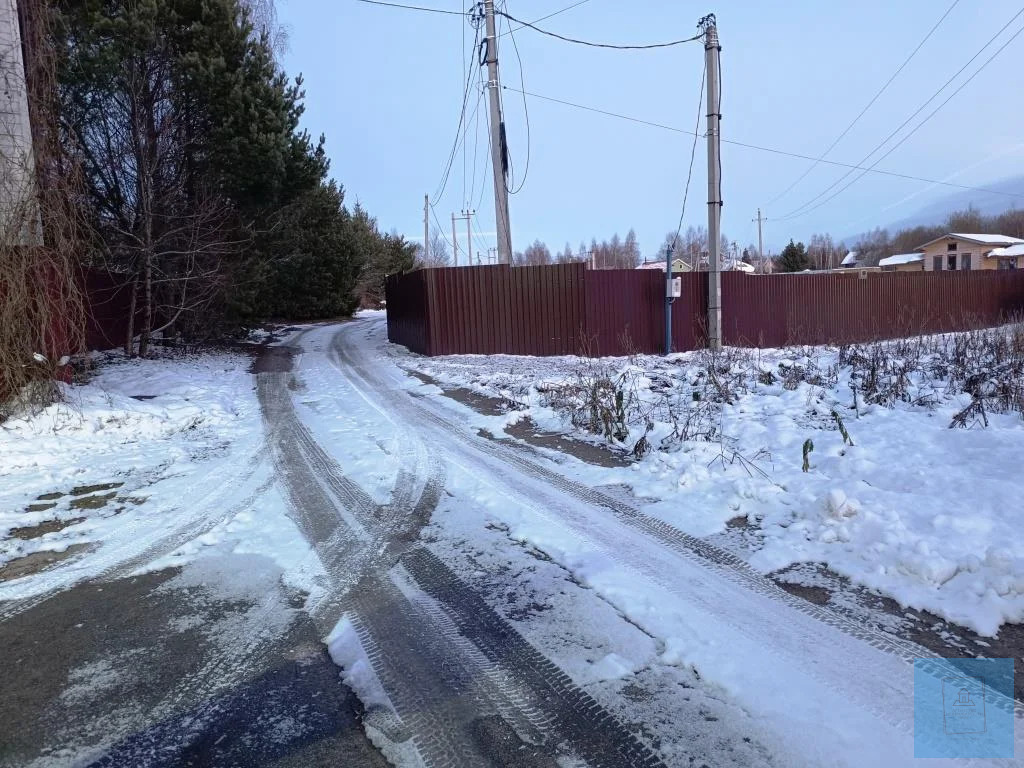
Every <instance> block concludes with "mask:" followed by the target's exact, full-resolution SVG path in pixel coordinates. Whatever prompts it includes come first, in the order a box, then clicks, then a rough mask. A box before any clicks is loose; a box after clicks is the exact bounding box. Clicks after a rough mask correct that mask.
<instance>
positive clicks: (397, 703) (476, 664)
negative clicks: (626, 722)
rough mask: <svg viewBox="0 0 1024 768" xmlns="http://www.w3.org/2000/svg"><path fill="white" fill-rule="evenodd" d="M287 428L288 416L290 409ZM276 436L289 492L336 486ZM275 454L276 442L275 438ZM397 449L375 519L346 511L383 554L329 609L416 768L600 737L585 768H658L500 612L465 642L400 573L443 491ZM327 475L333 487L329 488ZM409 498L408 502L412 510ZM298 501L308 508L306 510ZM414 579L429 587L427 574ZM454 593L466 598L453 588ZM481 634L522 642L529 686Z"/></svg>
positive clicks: (549, 757) (484, 760) (271, 401)
mask: <svg viewBox="0 0 1024 768" xmlns="http://www.w3.org/2000/svg"><path fill="white" fill-rule="evenodd" d="M268 387H275V388H276V389H277V392H278V393H280V394H281V396H282V397H287V388H286V387H285V386H283V382H282V380H281V379H278V380H276V381H275V380H272V379H268V381H267V383H266V384H263V383H262V382H261V392H263V393H264V394H263V397H264V400H265V401H266V402H267V403H268V406H269V410H272V411H273V412H274V413H275V414H276V416H275V417H274V418H278V417H281V415H282V414H285V415H286V414H287V413H288V410H289V403H285V402H284V401H283V400H282V399H279V398H276V397H270V395H271V392H270V390H269V389H268ZM289 400H290V398H289ZM285 418H286V419H292V418H295V416H294V410H292V412H291V415H290V416H287V415H286V416H285ZM276 428H277V429H278V430H279V431H280V433H281V434H282V435H284V440H286V441H287V440H291V439H294V440H295V441H296V442H297V446H296V447H297V449H298V451H297V452H298V453H299V454H300V455H301V458H302V460H303V462H305V463H306V469H305V470H303V469H302V468H301V467H296V466H294V464H288V465H287V466H286V467H283V468H282V469H284V470H286V471H283V472H282V473H281V474H282V476H283V477H284V478H285V479H286V482H289V483H294V482H299V483H300V484H301V485H303V486H309V485H310V484H311V483H310V482H309V480H310V479H312V480H313V481H314V482H313V483H312V484H315V481H316V480H317V479H318V478H319V476H320V475H323V477H322V478H321V479H322V480H323V481H324V484H325V485H326V486H328V487H331V488H337V487H338V482H337V481H339V480H340V478H339V477H338V475H340V468H339V467H338V465H337V462H335V461H334V460H333V459H331V458H330V457H329V456H326V454H325V452H324V451H323V450H322V448H320V447H319V446H317V445H315V440H314V439H313V438H312V435H311V434H309V432H308V431H307V430H304V429H295V430H292V429H291V427H288V428H287V430H286V429H285V428H284V427H281V426H280V425H278V426H277V427H276ZM311 443H312V444H311ZM275 444H276V445H279V444H280V443H279V442H278V441H277V440H275ZM400 445H401V446H402V447H401V457H402V467H401V470H400V472H399V479H398V480H397V481H396V489H395V493H394V495H393V498H392V500H391V503H390V504H387V505H383V506H376V505H374V507H373V509H371V508H370V505H368V504H365V503H363V504H361V505H358V508H357V509H354V510H352V511H353V514H354V515H355V516H356V517H358V518H360V522H361V523H362V524H363V525H364V527H365V529H366V531H367V533H368V534H369V535H370V536H371V537H374V538H378V537H379V539H380V540H382V541H384V542H385V544H384V546H382V547H380V548H379V556H378V557H376V558H371V560H370V561H369V562H367V563H362V564H360V566H359V567H361V568H362V570H361V574H362V577H361V578H360V579H359V580H358V582H356V583H355V584H354V585H353V586H352V587H351V588H350V589H348V590H347V592H345V593H344V594H341V595H338V596H337V597H336V601H335V604H336V605H337V606H339V607H341V608H342V609H343V610H344V611H345V614H346V615H349V616H350V617H351V619H352V624H353V627H354V628H355V629H356V632H357V635H358V636H359V638H360V641H361V643H362V645H363V649H364V652H365V653H366V655H367V657H368V658H369V659H370V663H371V666H372V667H373V668H374V671H375V673H376V675H377V676H378V679H379V680H380V681H381V683H382V684H383V685H384V687H385V690H386V691H387V692H388V695H389V697H390V699H391V701H392V704H393V705H394V709H395V715H396V716H397V718H398V719H399V720H400V723H399V724H398V726H397V727H398V729H399V730H404V731H405V732H407V733H409V734H410V736H411V738H412V740H413V743H414V744H415V746H416V748H417V750H418V752H419V754H420V755H421V757H422V758H423V760H424V763H425V764H426V765H427V766H480V765H488V764H495V760H496V759H497V760H498V763H497V764H502V765H517V764H521V763H520V761H521V760H522V759H523V757H524V753H522V752H516V753H514V754H511V755H504V756H502V755H500V754H499V755H497V756H496V752H495V750H496V748H501V747H503V748H504V749H506V750H507V749H508V744H509V743H510V742H509V739H511V743H512V744H516V743H519V744H520V745H521V746H520V747H519V749H528V750H532V751H531V752H530V754H531V755H532V758H531V760H532V761H533V762H531V763H530V764H537V765H549V766H551V767H552V768H554V766H555V764H556V763H555V759H556V756H559V755H561V756H565V752H566V749H567V748H568V749H569V750H576V749H577V745H576V742H577V741H579V740H580V739H582V738H584V736H585V735H586V734H588V733H590V734H592V733H594V732H596V731H598V730H600V731H601V732H602V733H603V734H604V738H605V739H606V743H605V744H604V746H608V744H614V745H615V747H616V748H615V750H614V751H612V752H608V753H607V754H604V755H601V754H600V750H598V749H593V748H590V747H589V746H588V748H587V749H586V750H585V751H586V752H587V753H588V756H589V759H590V762H591V764H593V765H595V766H644V767H646V766H653V765H661V763H660V761H659V760H658V758H657V757H656V756H654V754H653V753H651V752H650V751H649V750H648V749H647V748H646V747H644V746H643V745H642V744H641V743H640V742H639V741H637V739H636V738H635V737H634V735H633V734H632V733H630V732H629V731H628V730H627V729H625V728H624V727H623V726H622V725H621V724H619V723H618V721H617V720H615V719H614V718H613V717H611V715H609V714H608V713H607V712H605V711H604V710H603V708H602V707H600V705H598V704H597V703H596V702H595V701H594V700H593V699H592V698H590V697H589V696H588V695H587V694H585V693H584V692H583V691H582V690H580V689H578V688H577V687H576V686H575V685H574V684H573V683H572V682H571V680H570V679H569V678H568V677H567V676H565V675H564V673H560V672H559V673H558V674H560V675H561V677H552V680H558V684H559V686H560V687H559V689H558V692H557V695H556V692H555V688H554V687H552V685H551V683H550V681H545V680H544V675H548V676H551V675H552V674H553V673H555V672H556V671H557V667H555V666H554V665H553V664H551V662H546V666H544V665H542V664H541V660H544V657H543V656H542V655H541V654H540V653H539V652H538V651H537V650H536V649H533V648H532V647H531V646H529V645H528V644H527V643H526V641H525V640H523V639H522V637H521V636H519V635H518V634H517V633H516V632H515V630H514V629H513V628H512V626H511V625H509V624H507V623H506V622H504V620H503V619H501V618H500V617H498V616H497V614H494V613H493V612H491V613H490V616H489V621H487V622H486V623H482V624H480V625H479V626H477V627H476V632H475V637H473V636H469V635H468V634H467V633H466V632H465V631H464V629H463V625H464V624H465V621H466V617H465V616H463V617H462V624H460V623H459V621H457V620H456V617H455V616H454V615H452V614H451V613H450V612H449V611H448V610H446V606H445V605H443V604H442V603H441V602H440V601H438V600H436V599H435V598H433V597H431V596H430V595H428V593H427V591H426V590H425V589H424V584H422V583H421V582H420V580H419V579H413V578H412V577H411V576H409V575H405V574H406V570H405V568H404V565H403V563H404V558H405V557H406V556H407V555H408V553H409V552H410V551H415V544H416V541H417V539H418V535H419V531H420V529H421V528H422V527H423V526H424V525H425V524H426V523H428V522H429V519H430V515H431V513H432V512H433V510H434V508H436V506H437V504H438V502H439V500H440V498H441V494H442V493H443V491H444V483H445V479H444V478H445V475H444V469H443V464H442V463H441V462H440V461H439V460H438V458H437V456H436V451H434V452H428V450H427V447H426V445H425V444H424V443H423V441H422V440H420V439H419V438H418V437H417V436H415V435H408V434H406V435H403V439H402V441H401V443H400ZM424 470H427V471H426V472H425V474H426V478H425V480H423V481H422V483H421V481H420V480H419V479H418V478H419V477H421V476H422V473H424ZM305 475H309V476H314V475H315V476H316V477H305ZM331 475H334V476H335V477H334V478H333V479H332V478H331V477H330V476H331ZM303 478H304V479H303ZM421 485H422V487H420V486H421ZM417 490H418V491H419V493H418V497H417V494H416V491H417ZM338 497H339V501H340V500H341V497H342V494H341V493H338ZM346 498H347V500H348V501H349V503H351V502H352V501H353V500H357V499H358V498H359V497H358V496H357V495H353V494H348V495H347V497H346ZM413 498H415V499H416V500H415V502H414V503H411V502H412V500H413ZM299 501H300V503H304V504H307V506H308V502H302V500H301V499H299ZM319 506H321V507H322V504H321V505H319ZM315 529H316V528H315V526H314V527H311V530H315ZM370 549H371V550H372V549H375V548H374V547H371V548H370ZM318 553H319V551H318ZM339 560H340V562H339ZM339 560H335V561H333V562H334V564H333V565H332V563H331V562H330V561H328V560H327V559H326V557H324V556H323V555H321V562H323V563H324V566H325V569H327V570H328V571H329V572H330V571H334V572H335V573H334V574H332V581H335V582H340V581H342V580H343V579H345V578H346V577H345V576H344V575H343V574H342V573H338V572H337V571H338V568H339V567H343V568H345V569H347V570H348V571H349V574H351V569H352V567H353V563H352V561H351V559H348V558H340V559H339ZM413 562H414V563H418V562H419V560H415V559H414V561H413ZM419 575H420V578H424V577H425V576H424V573H423V572H421V573H420V574H419ZM403 576H404V577H403ZM348 578H351V575H349V577H348ZM453 580H456V581H457V577H455V575H454V574H453V573H451V572H448V573H447V578H446V580H445V585H446V587H447V588H448V590H449V591H450V590H451V584H452V583H453ZM403 584H405V585H406V586H405V587H403V586H402V585H403ZM435 591H436V590H435ZM459 594H461V595H467V594H472V592H471V590H470V589H469V588H468V587H467V586H466V585H464V584H461V583H460V590H459ZM475 605H477V606H479V605H483V601H482V600H481V599H480V598H479V597H477V598H476V603H475ZM489 634H493V635H494V637H492V638H491V640H490V642H489V644H488V647H490V648H496V647H499V646H500V645H501V644H502V643H504V644H505V645H507V644H508V643H509V642H510V641H509V638H513V637H514V638H518V643H517V644H516V645H515V647H516V649H517V652H518V653H519V654H520V656H521V657H522V658H524V659H527V660H529V661H530V662H531V663H532V664H533V667H532V668H531V670H530V672H529V674H528V675H527V676H526V677H525V679H524V678H523V677H522V676H521V675H520V674H519V671H518V670H517V669H516V668H515V665H514V664H513V663H511V657H505V658H504V659H503V660H502V663H499V660H498V659H496V658H494V656H493V654H490V655H489V654H488V653H487V650H486V648H482V647H480V645H479V643H478V642H477V641H478V640H480V639H482V638H486V637H487V636H488V635H489ZM545 661H546V660H545ZM566 707H569V709H566ZM495 733H497V734H499V736H498V737H496V736H495ZM502 734H503V735H502ZM590 738H591V740H593V737H590ZM499 742H500V744H499ZM566 745H568V747H567V746H566ZM581 752H582V750H581Z"/></svg>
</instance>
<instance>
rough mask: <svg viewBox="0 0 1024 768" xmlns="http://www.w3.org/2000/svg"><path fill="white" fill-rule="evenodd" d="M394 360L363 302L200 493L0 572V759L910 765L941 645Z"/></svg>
mask: <svg viewBox="0 0 1024 768" xmlns="http://www.w3.org/2000/svg"><path fill="white" fill-rule="evenodd" d="M386 345H387V342H386V329H385V323H384V318H383V315H380V314H375V313H370V314H365V315H362V316H360V317H359V318H357V319H356V320H355V321H354V322H350V323H343V324H340V325H330V326H317V327H312V328H306V329H302V330H301V331H299V332H297V333H295V334H294V335H293V336H292V337H291V338H289V339H287V340H285V341H284V342H282V344H281V346H278V347H271V348H267V349H266V350H265V351H264V353H263V355H262V356H261V358H260V360H259V361H258V362H257V365H256V368H255V373H254V374H253V378H254V379H255V380H252V379H248V380H247V381H246V382H245V384H244V385H243V386H238V387H237V388H236V391H235V393H234V397H235V398H237V408H236V410H237V411H238V414H239V416H238V418H237V419H235V420H232V421H231V430H232V431H231V438H230V440H231V446H234V447H231V446H229V445H225V446H224V448H223V455H221V454H215V455H209V456H207V455H206V454H204V463H201V464H198V465H197V467H198V469H196V470H195V471H194V474H193V475H192V476H194V477H195V478H196V479H197V484H196V489H197V491H199V492H201V494H202V495H201V496H200V497H199V498H198V500H197V503H195V504H183V505H180V508H179V507H178V506H176V505H175V504H173V503H171V501H172V500H171V498H170V497H171V496H173V495H174V494H178V495H179V499H178V501H179V502H180V500H181V498H187V497H188V493H189V490H188V487H187V482H186V483H183V482H182V480H181V479H179V480H175V481H168V482H169V485H168V487H167V490H166V491H165V492H163V495H161V490H160V487H161V486H160V483H156V484H155V485H154V486H153V489H152V490H151V494H152V499H151V500H150V504H155V505H159V504H166V507H165V508H164V507H161V509H162V510H163V511H164V514H165V518H166V519H165V522H164V525H165V526H166V530H165V531H163V532H161V530H160V527H159V525H158V523H159V519H157V518H154V516H153V515H152V514H147V513H145V512H143V511H135V510H131V509H128V510H126V511H125V512H124V513H123V515H124V516H125V518H124V519H125V520H126V521H127V522H126V523H125V528H126V530H127V533H124V534H121V533H119V530H118V528H117V526H116V525H114V524H105V525H109V530H108V529H106V528H105V529H104V530H103V531H102V533H103V537H102V541H97V542H94V546H95V549H94V550H91V551H83V552H81V553H76V554H74V555H73V556H71V557H70V558H68V559H67V560H65V561H62V562H60V563H58V564H56V565H54V566H53V567H51V568H49V569H47V570H45V571H43V572H42V573H38V574H35V575H29V576H24V577H22V578H17V579H14V580H10V581H7V582H0V600H2V602H0V643H4V644H5V646H10V647H13V648H14V651H15V652H14V654H13V656H14V657H15V658H14V661H15V662H16V664H17V666H16V672H15V674H13V675H5V681H4V683H3V686H4V689H3V690H0V694H2V695H0V699H3V700H6V701H7V704H6V705H2V704H0V765H22V764H26V763H34V764H38V765H65V764H69V763H74V764H89V763H90V762H92V761H97V762H98V764H109V765H122V764H124V765H128V764H130V765H180V764H183V763H186V762H187V763H189V764H202V765H243V764H244V765H248V764H267V763H273V764H275V765H360V766H361V765H379V764H382V762H381V761H382V760H383V759H386V760H388V761H390V762H391V763H393V764H396V765H400V766H429V767H432V766H486V765H502V766H552V767H554V766H566V767H568V766H583V765H589V766H658V765H666V766H690V765H701V764H707V765H713V766H723V765H735V766H748V765H761V766H823V765H828V766H864V765H871V766H906V765H911V764H913V763H914V759H913V668H912V659H913V658H914V657H929V656H930V655H931V654H929V652H927V651H926V650H924V649H923V648H920V647H918V646H915V645H913V644H912V643H909V642H904V641H900V640H896V639H893V638H892V637H891V636H887V635H882V634H880V633H875V632H873V631H871V630H870V629H867V628H865V627H864V626H861V625H858V624H855V623H853V622H851V621H849V620H847V619H844V618H842V617H841V616H838V615H836V614H834V613H832V612H830V611H828V610H827V609H825V608H822V607H819V606H815V605H812V604H810V603H807V602H805V601H802V600H800V599H799V598H796V597H794V596H792V595H790V594H788V593H786V592H784V591H783V590H781V589H780V588H778V587H777V586H776V585H775V584H774V583H773V582H771V581H770V580H768V579H766V578H765V577H764V576H762V575H761V574H759V573H758V572H756V571H755V570H753V569H752V568H750V567H749V566H747V565H746V564H745V563H744V562H743V561H742V560H741V559H740V558H738V557H737V556H735V555H733V554H730V553H727V552H725V551H723V550H721V549H719V548H717V547H715V546H713V545H712V544H710V543H709V542H707V541H706V540H703V539H700V538H697V537H695V536H692V535H689V534H685V533H683V532H681V531H679V530H677V529H676V528H674V527H672V526H671V525H669V524H667V523H666V522H664V521H663V520H661V519H657V518H653V517H650V516H648V515H646V514H644V513H643V512H642V511H641V510H640V509H639V508H638V506H639V505H637V504H636V503H635V502H634V500H632V499H631V498H630V496H629V494H628V493H623V492H622V491H621V489H616V488H611V487H602V486H595V485H593V484H588V483H585V482H582V481H581V480H580V478H579V475H582V474H583V473H582V472H578V471H574V470H580V469H581V468H582V465H577V464H576V462H577V460H576V459H573V458H571V457H563V459H562V460H560V461H559V462H558V463H556V462H555V461H553V460H551V458H550V457H546V456H545V455H542V454H540V453H537V452H534V451H530V450H528V449H526V448H525V447H523V446H520V445H516V444H514V443H510V442H506V441H498V440H495V439H493V437H491V436H490V435H489V434H488V433H485V432H481V430H480V429H479V427H478V426H476V424H477V422H478V421H479V419H477V418H476V416H477V415H476V414H474V413H473V412H472V411H470V410H469V409H467V408H466V407H465V406H463V405H460V404H458V403H456V402H455V401H453V400H451V399H449V398H447V397H445V396H444V395H443V393H441V392H440V391H439V390H438V389H437V388H436V387H434V386H431V385H429V384H424V383H423V382H422V381H421V380H420V379H417V378H415V377H412V376H410V375H409V374H408V373H407V372H406V371H405V370H403V369H402V368H401V367H399V366H398V365H397V364H396V362H395V361H396V360H398V359H400V358H401V355H400V354H398V353H396V352H395V350H393V349H387V350H386ZM396 355H397V356H396ZM153 402H154V403H157V402H159V398H158V399H157V400H155V401H153ZM132 407H134V406H132ZM170 442H171V444H173V445H177V444H178V442H176V439H175V440H171V441H170ZM157 450H158V445H156V444H154V443H147V444H146V451H148V452H150V453H152V452H154V451H157ZM149 460H151V461H152V462H153V463H154V464H156V463H158V462H157V461H156V458H155V457H151V459H149ZM68 461H70V459H68ZM0 490H2V489H0ZM37 490H38V491H42V490H45V489H43V488H42V487H41V486H40V488H39V489H37ZM33 492H37V491H33ZM709 503H713V502H709ZM239 505H241V507H240V506H239ZM145 509H146V507H145V506H142V507H140V510H145ZM69 530H73V528H72V529H69ZM56 535H60V534H56ZM119 536H120V537H121V538H119ZM132 539H135V541H132ZM79 630H81V631H83V632H85V633H87V634H85V635H84V636H83V637H82V639H78V636H76V635H75V634H74V632H75V631H79ZM48 632H49V633H53V634H54V635H55V637H54V638H53V640H52V641H50V640H47V639H44V636H45V635H46V633H48ZM27 638H28V639H33V641H32V642H30V641H29V640H27ZM311 638H312V639H314V642H311ZM39 640H41V642H39ZM315 640H323V642H324V643H325V644H326V650H327V652H328V653H329V655H330V659H331V660H333V662H334V664H335V665H337V666H331V665H329V664H328V665H327V666H326V667H325V664H324V659H325V658H326V657H325V656H324V655H323V647H322V646H321V647H320V648H319V650H318V649H317V647H316V646H315ZM51 649H56V650H55V651H54V650H51ZM318 653H319V655H318ZM53 669H56V670H57V671H56V672H52V671H51V672H50V673H49V674H47V673H46V670H53ZM325 669H326V670H330V671H329V672H325ZM936 674H941V668H938V667H937V668H936ZM40 680H42V681H43V682H44V683H45V685H40V684H39V681H40ZM12 702H13V704H12ZM1001 703H1002V704H1003V705H1004V706H1011V707H1012V706H1013V704H1012V703H1009V702H1001ZM996 704H999V702H997V703H996ZM4 706H6V708H5V709H4V708H3V707H4ZM5 731H6V733H5ZM371 744H372V746H371ZM1022 746H1024V745H1022V744H1021V743H1020V740H1018V741H1017V748H1018V749H1021V748H1022ZM946 764H949V765H954V764H956V765H960V764H962V761H958V762H954V761H949V762H946V761H942V760H938V761H936V760H930V761H929V762H928V765H946ZM976 764H978V765H984V764H986V763H985V762H984V761H976Z"/></svg>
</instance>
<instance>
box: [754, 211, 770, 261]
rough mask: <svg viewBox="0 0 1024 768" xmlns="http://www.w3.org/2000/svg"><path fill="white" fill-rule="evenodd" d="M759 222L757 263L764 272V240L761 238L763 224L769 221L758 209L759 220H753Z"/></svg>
mask: <svg viewBox="0 0 1024 768" xmlns="http://www.w3.org/2000/svg"><path fill="white" fill-rule="evenodd" d="M753 221H756V222H757V263H758V264H759V265H760V267H761V271H762V272H764V238H763V237H762V236H761V222H763V221H768V219H766V218H764V217H763V216H761V209H760V208H758V209H757V218H756V219H753Z"/></svg>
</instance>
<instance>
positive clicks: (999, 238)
mask: <svg viewBox="0 0 1024 768" xmlns="http://www.w3.org/2000/svg"><path fill="white" fill-rule="evenodd" d="M943 237H959V238H960V239H962V240H973V241H974V242H976V243H983V244H986V245H1013V244H1014V243H1024V240H1021V239H1020V238H1019V237H1009V236H1007V235H978V234H964V233H961V232H951V233H950V234H948V235H944V236H943ZM939 239H940V240H941V239H942V238H939ZM932 242H935V241H934V240H933V241H932Z"/></svg>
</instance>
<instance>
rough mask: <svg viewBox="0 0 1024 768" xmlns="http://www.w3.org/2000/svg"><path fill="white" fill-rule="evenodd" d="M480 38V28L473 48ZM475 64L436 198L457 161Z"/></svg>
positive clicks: (474, 37)
mask: <svg viewBox="0 0 1024 768" xmlns="http://www.w3.org/2000/svg"><path fill="white" fill-rule="evenodd" d="M366 2H369V0H366ZM479 40H480V30H477V31H476V33H475V34H474V35H473V50H474V51H475V50H476V45H477V42H478V41H479ZM474 66H475V61H474V60H473V59H472V58H471V59H470V63H469V67H468V69H467V71H466V85H465V87H464V89H463V92H462V109H461V110H460V112H459V125H458V127H457V128H456V129H455V142H454V143H453V144H452V151H451V152H450V153H449V155H448V164H447V166H446V167H445V169H444V175H443V177H442V179H441V183H440V185H439V190H438V191H437V192H436V193H435V194H434V198H435V199H437V200H440V199H441V196H442V195H443V194H444V190H445V188H446V187H447V186H448V176H449V174H450V173H451V170H452V164H453V163H454V162H455V155H456V154H457V153H458V151H459V137H460V136H462V124H463V122H464V121H465V119H466V106H467V105H468V104H469V88H470V85H471V83H472V81H473V67H474Z"/></svg>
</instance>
